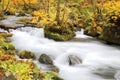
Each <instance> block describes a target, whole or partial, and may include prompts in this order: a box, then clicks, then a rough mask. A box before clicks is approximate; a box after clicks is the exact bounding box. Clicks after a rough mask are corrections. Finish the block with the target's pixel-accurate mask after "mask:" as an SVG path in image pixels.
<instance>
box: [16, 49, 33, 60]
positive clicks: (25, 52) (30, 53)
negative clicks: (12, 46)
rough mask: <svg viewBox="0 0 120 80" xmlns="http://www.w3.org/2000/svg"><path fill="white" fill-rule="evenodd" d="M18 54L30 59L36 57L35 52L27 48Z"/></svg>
mask: <svg viewBox="0 0 120 80" xmlns="http://www.w3.org/2000/svg"><path fill="white" fill-rule="evenodd" d="M18 56H19V57H20V58H22V59H24V58H26V59H30V58H35V55H34V53H32V52H31V51H27V50H22V51H20V52H19V53H18Z"/></svg>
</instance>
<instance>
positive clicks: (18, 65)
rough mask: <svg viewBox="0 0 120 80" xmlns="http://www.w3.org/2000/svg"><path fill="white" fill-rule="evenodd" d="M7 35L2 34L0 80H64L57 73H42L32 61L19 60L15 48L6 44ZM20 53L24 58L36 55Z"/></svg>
mask: <svg viewBox="0 0 120 80" xmlns="http://www.w3.org/2000/svg"><path fill="white" fill-rule="evenodd" d="M5 34H6V33H4V35H3V34H0V80H63V79H61V78H60V77H59V76H58V75H57V74H56V73H53V72H41V71H40V69H39V68H38V67H37V66H36V64H35V63H33V62H32V61H28V60H27V61H23V60H17V59H16V57H15V55H14V54H16V50H15V47H14V46H13V45H12V44H11V43H10V42H6V41H7V40H8V39H7V37H6V36H5ZM20 53H21V55H22V56H23V55H24V57H27V55H28V54H30V56H32V57H33V55H34V54H33V53H32V52H30V51H26V50H23V51H21V52H20ZM9 72H10V73H9ZM9 74H10V75H9Z"/></svg>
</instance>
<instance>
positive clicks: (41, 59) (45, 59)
mask: <svg viewBox="0 0 120 80" xmlns="http://www.w3.org/2000/svg"><path fill="white" fill-rule="evenodd" d="M39 62H40V63H43V64H50V65H53V60H52V59H51V58H50V57H49V56H48V55H46V54H42V55H41V56H40V57H39Z"/></svg>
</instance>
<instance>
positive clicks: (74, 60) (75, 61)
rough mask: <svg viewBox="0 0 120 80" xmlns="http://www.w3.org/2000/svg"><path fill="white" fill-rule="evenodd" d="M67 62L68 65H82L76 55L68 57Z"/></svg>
mask: <svg viewBox="0 0 120 80" xmlns="http://www.w3.org/2000/svg"><path fill="white" fill-rule="evenodd" d="M68 62H69V65H75V64H80V63H82V60H81V59H80V58H79V57H78V56H76V55H69V56H68Z"/></svg>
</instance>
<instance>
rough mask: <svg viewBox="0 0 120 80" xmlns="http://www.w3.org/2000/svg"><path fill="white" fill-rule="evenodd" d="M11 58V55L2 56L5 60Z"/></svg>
mask: <svg viewBox="0 0 120 80" xmlns="http://www.w3.org/2000/svg"><path fill="white" fill-rule="evenodd" d="M10 58H11V56H10V55H3V56H1V58H0V60H2V61H5V60H9V59H10Z"/></svg>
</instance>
